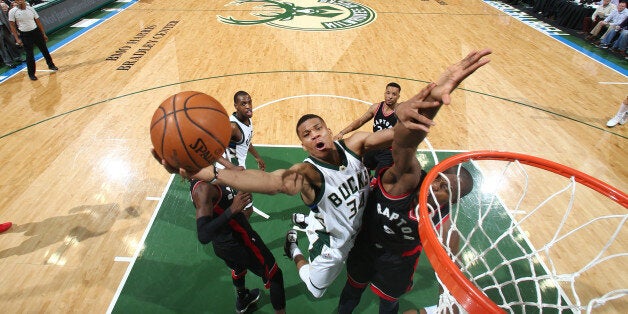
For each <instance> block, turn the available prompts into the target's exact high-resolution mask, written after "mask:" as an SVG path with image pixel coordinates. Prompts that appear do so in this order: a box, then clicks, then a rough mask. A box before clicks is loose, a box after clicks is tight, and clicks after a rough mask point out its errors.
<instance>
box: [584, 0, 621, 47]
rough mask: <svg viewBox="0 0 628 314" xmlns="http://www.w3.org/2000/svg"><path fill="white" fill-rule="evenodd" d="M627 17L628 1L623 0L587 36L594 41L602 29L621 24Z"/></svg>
mask: <svg viewBox="0 0 628 314" xmlns="http://www.w3.org/2000/svg"><path fill="white" fill-rule="evenodd" d="M626 17H628V11H626V2H624V1H622V2H620V3H619V4H618V5H617V9H615V10H613V12H612V13H611V14H610V15H609V16H607V17H606V18H605V19H604V20H603V21H600V22H599V23H597V24H596V25H595V27H593V29H592V30H591V33H590V34H589V36H587V37H586V40H588V41H594V40H596V39H597V38H598V36H599V34H600V33H601V32H602V30H606V29H607V28H608V27H612V26H615V25H619V24H621V23H622V22H623V21H624V20H625V19H626Z"/></svg>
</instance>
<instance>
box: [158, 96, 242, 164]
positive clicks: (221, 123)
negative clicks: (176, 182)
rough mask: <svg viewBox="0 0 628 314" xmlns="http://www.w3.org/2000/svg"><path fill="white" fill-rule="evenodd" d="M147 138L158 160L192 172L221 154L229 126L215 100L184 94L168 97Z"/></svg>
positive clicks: (229, 129)
mask: <svg viewBox="0 0 628 314" xmlns="http://www.w3.org/2000/svg"><path fill="white" fill-rule="evenodd" d="M150 138H151V141H152V143H153V147H154V148H155V152H157V155H159V157H161V158H162V159H165V160H166V161H167V162H168V164H170V165H171V166H173V167H175V168H184V169H185V170H186V171H188V172H192V173H193V172H197V171H198V170H200V169H201V168H204V167H207V166H209V165H210V164H212V163H214V162H215V161H216V159H218V157H220V156H221V155H222V154H223V152H224V151H225V149H226V147H227V146H228V145H229V139H230V138H231V125H230V122H229V116H228V114H227V111H225V108H224V107H223V106H222V105H221V104H220V103H219V102H218V101H217V100H216V99H214V98H213V97H211V96H209V95H206V94H203V93H201V92H194V91H186V92H180V93H177V94H174V95H172V96H170V97H168V98H167V99H166V100H164V101H163V102H162V103H161V104H160V105H159V107H158V108H157V110H155V114H153V120H152V121H151V123H150Z"/></svg>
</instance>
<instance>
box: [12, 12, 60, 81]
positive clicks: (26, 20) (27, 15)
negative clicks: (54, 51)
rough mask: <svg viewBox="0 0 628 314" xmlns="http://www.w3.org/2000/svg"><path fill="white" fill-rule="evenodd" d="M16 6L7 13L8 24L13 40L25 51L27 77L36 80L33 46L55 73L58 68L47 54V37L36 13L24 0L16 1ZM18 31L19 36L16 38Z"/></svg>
mask: <svg viewBox="0 0 628 314" xmlns="http://www.w3.org/2000/svg"><path fill="white" fill-rule="evenodd" d="M15 2H16V3H17V6H16V7H14V8H12V9H11V10H10V11H9V23H10V27H11V33H12V34H13V37H14V38H15V42H16V43H17V44H18V45H20V46H22V45H23V46H24V50H25V51H26V67H27V69H28V77H29V78H30V79H31V80H32V81H36V80H37V76H35V70H36V68H35V54H34V52H33V46H37V48H39V51H41V54H42V55H43V56H44V58H45V59H46V63H47V64H48V68H49V69H50V70H52V71H57V70H59V68H57V66H55V64H54V62H53V61H52V57H51V56H50V53H49V52H48V47H47V46H46V42H47V41H48V36H46V32H45V31H44V25H42V24H41V21H40V20H39V15H38V14H37V11H35V9H33V7H31V6H27V5H26V0H16V1H15ZM18 31H19V36H18Z"/></svg>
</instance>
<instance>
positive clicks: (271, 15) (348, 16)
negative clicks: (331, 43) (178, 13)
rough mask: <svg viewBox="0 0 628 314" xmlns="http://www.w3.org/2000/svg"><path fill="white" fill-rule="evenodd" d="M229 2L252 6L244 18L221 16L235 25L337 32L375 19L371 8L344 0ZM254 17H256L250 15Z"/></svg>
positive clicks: (249, 0) (221, 18)
mask: <svg viewBox="0 0 628 314" xmlns="http://www.w3.org/2000/svg"><path fill="white" fill-rule="evenodd" d="M228 5H238V6H239V5H249V6H250V11H249V12H246V10H238V11H240V12H246V13H248V14H246V13H244V14H245V15H243V17H242V18H239V17H233V16H228V17H224V16H220V15H219V16H218V21H220V22H222V23H225V24H232V25H258V24H266V25H270V26H274V27H279V28H286V29H293V30H301V31H335V30H343V29H350V28H356V27H360V26H364V25H366V24H369V23H371V22H372V21H373V20H375V17H376V14H375V11H373V10H372V9H371V8H369V7H367V6H365V5H363V4H359V3H356V2H353V1H344V0H292V1H279V0H277V1H274V0H236V1H232V2H231V3H229V4H228ZM251 16H253V18H251Z"/></svg>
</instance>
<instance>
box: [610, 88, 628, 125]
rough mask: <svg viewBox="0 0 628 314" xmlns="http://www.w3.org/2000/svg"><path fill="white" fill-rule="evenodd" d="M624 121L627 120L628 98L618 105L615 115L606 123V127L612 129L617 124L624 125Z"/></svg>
mask: <svg viewBox="0 0 628 314" xmlns="http://www.w3.org/2000/svg"><path fill="white" fill-rule="evenodd" d="M626 120H628V96H626V99H624V101H622V102H621V103H620V104H619V110H618V111H617V114H615V116H614V117H612V118H611V119H610V120H608V122H606V126H607V127H609V128H612V127H614V126H616V125H617V124H619V125H624V124H625V123H626Z"/></svg>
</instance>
